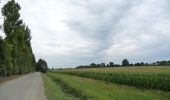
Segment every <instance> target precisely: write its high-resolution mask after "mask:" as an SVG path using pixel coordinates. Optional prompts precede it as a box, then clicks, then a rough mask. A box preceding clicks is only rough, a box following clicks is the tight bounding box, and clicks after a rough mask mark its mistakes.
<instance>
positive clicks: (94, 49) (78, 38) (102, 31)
mask: <svg viewBox="0 0 170 100" xmlns="http://www.w3.org/2000/svg"><path fill="white" fill-rule="evenodd" d="M18 1H19V3H21V6H22V11H21V13H22V18H23V19H24V21H26V23H28V25H29V26H30V28H31V29H32V36H33V40H32V45H33V50H34V52H35V53H36V58H37V59H38V58H39V57H41V58H45V59H47V61H48V62H49V65H50V66H57V65H59V66H75V65H79V64H89V63H91V62H109V61H115V63H120V62H121V60H122V59H123V58H128V59H129V60H130V61H131V62H136V61H154V60H162V59H170V53H169V51H170V49H169V48H168V47H169V46H170V40H169V38H170V28H169V27H170V14H169V10H170V1H169V0H159V1H158V0H62V1H57V0H56V1H55V0H49V1H41V0H30V1H28V0H18ZM49 5H50V6H49ZM28 7H30V8H29V9H28ZM28 16H29V17H28Z"/></svg>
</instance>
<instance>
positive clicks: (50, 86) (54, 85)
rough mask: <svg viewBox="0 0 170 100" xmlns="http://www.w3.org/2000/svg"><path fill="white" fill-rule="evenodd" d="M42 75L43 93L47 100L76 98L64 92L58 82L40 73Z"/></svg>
mask: <svg viewBox="0 0 170 100" xmlns="http://www.w3.org/2000/svg"><path fill="white" fill-rule="evenodd" d="M42 76H43V80H44V87H45V94H46V96H47V98H48V100H77V99H76V98H75V97H73V96H71V95H67V94H65V93H64V92H63V90H62V89H61V87H60V84H58V82H54V81H53V80H52V79H51V78H50V77H48V76H47V75H45V74H42ZM78 100H79V99H78Z"/></svg>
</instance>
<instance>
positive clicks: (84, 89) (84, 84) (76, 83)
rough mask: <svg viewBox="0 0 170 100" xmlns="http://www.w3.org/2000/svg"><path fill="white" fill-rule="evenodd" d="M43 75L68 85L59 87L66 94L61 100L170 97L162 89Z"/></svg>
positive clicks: (162, 98) (161, 98)
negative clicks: (147, 88)
mask: <svg viewBox="0 0 170 100" xmlns="http://www.w3.org/2000/svg"><path fill="white" fill-rule="evenodd" d="M45 77H48V78H49V79H51V80H52V81H53V84H56V85H57V86H58V87H60V86H61V87H62V85H63V84H64V86H66V87H68V88H64V90H63V92H62V89H63V88H60V90H59V91H60V94H61V93H62V94H63V93H66V94H67V99H61V100H73V98H70V99H68V97H69V96H68V95H70V96H75V99H76V100H169V97H170V96H169V95H168V93H165V92H162V91H157V90H145V89H139V88H135V87H129V86H125V85H118V84H114V83H110V82H106V81H100V80H94V79H90V78H83V77H79V76H73V75H66V74H57V73H48V74H47V76H45ZM56 81H57V82H56ZM59 91H58V90H56V91H53V93H56V92H59ZM56 97H57V96H56ZM65 97H66V96H65ZM75 99H74V100H75ZM49 100H55V99H49Z"/></svg>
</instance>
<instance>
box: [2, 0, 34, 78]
mask: <svg viewBox="0 0 170 100" xmlns="http://www.w3.org/2000/svg"><path fill="white" fill-rule="evenodd" d="M20 9H21V7H20V5H19V4H18V3H17V2H15V0H11V1H8V2H7V3H6V4H5V5H4V6H3V7H2V9H1V12H2V16H3V17H4V22H3V25H2V26H1V30H2V32H4V33H5V38H4V39H3V38H2V37H1V36H0V77H2V76H9V75H13V74H23V73H28V72H31V71H34V70H35V66H36V61H35V57H34V54H33V51H32V47H31V42H30V41H31V35H30V32H31V31H30V29H29V27H28V26H26V25H25V23H24V22H23V21H22V20H21V19H20V13H19V10H20Z"/></svg>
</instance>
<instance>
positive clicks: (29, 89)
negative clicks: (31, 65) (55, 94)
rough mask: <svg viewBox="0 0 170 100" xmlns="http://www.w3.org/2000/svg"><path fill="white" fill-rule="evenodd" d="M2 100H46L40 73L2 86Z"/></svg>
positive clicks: (0, 95) (0, 89)
mask: <svg viewBox="0 0 170 100" xmlns="http://www.w3.org/2000/svg"><path fill="white" fill-rule="evenodd" d="M0 100H46V98H45V95H44V87H43V80H42V77H41V74H40V73H39V72H36V73H31V74H28V75H25V76H22V77H20V78H17V79H14V80H11V81H8V82H5V83H3V84H1V85H0Z"/></svg>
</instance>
